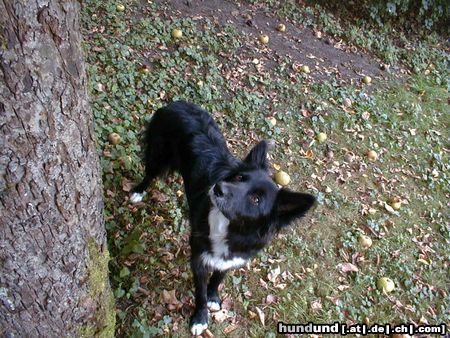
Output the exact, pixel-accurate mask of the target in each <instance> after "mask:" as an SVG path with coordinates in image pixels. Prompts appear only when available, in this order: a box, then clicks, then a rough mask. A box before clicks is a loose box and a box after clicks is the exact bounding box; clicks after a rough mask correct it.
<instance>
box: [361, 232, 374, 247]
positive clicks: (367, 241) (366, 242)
mask: <svg viewBox="0 0 450 338" xmlns="http://www.w3.org/2000/svg"><path fill="white" fill-rule="evenodd" d="M358 244H359V245H360V246H361V247H362V248H364V249H368V248H370V247H371V246H372V239H371V238H370V237H369V236H367V235H360V236H359V238H358Z"/></svg>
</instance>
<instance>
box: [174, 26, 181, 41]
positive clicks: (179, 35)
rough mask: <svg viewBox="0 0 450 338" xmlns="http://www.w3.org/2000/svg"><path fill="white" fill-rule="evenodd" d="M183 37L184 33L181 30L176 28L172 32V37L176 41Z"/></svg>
mask: <svg viewBox="0 0 450 338" xmlns="http://www.w3.org/2000/svg"><path fill="white" fill-rule="evenodd" d="M182 36H183V31H182V30H181V29H178V28H175V29H173V30H172V37H173V38H174V39H179V38H181V37H182Z"/></svg>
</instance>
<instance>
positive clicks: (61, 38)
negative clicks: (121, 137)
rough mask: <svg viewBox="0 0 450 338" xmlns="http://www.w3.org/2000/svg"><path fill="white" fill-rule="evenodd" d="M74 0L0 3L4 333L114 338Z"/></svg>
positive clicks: (0, 322)
mask: <svg viewBox="0 0 450 338" xmlns="http://www.w3.org/2000/svg"><path fill="white" fill-rule="evenodd" d="M78 12H79V4H78V2H76V1H56V0H55V1H41V0H39V1H30V0H22V1H17V0H16V1H15V0H0V13H1V14H0V117H1V119H0V336H6V337H77V336H90V337H92V336H105V337H106V336H113V332H114V319H115V311H114V301H113V297H112V293H111V290H110V286H109V282H108V265H107V264H108V259H109V256H108V250H107V247H106V235H105V228H104V222H103V211H102V210H103V203H102V186H101V178H100V170H99V160H98V156H97V152H96V148H95V141H94V131H93V121H92V114H91V110H90V108H89V104H88V98H87V91H86V73H85V69H84V64H83V55H82V50H81V36H80V30H79V20H78Z"/></svg>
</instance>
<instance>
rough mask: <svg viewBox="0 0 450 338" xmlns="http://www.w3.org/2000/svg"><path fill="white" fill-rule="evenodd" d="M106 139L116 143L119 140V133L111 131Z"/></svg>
mask: <svg viewBox="0 0 450 338" xmlns="http://www.w3.org/2000/svg"><path fill="white" fill-rule="evenodd" d="M108 141H109V143H111V144H118V143H119V142H120V135H119V134H117V133H111V134H109V136H108Z"/></svg>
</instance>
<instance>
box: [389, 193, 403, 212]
mask: <svg viewBox="0 0 450 338" xmlns="http://www.w3.org/2000/svg"><path fill="white" fill-rule="evenodd" d="M390 204H391V207H393V208H394V209H395V210H398V209H400V208H401V206H402V199H401V198H400V197H398V196H395V197H392V198H391V201H390Z"/></svg>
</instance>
